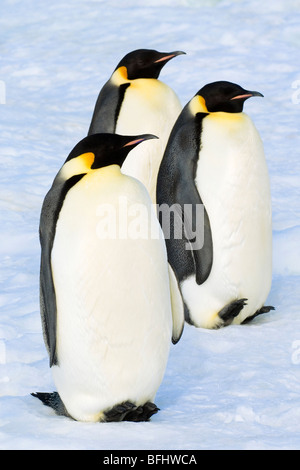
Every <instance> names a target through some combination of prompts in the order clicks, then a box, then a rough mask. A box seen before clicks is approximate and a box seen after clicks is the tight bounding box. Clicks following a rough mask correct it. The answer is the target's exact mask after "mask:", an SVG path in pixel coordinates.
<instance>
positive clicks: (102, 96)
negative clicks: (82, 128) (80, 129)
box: [88, 80, 130, 135]
mask: <svg viewBox="0 0 300 470" xmlns="http://www.w3.org/2000/svg"><path fill="white" fill-rule="evenodd" d="M129 85H130V83H124V84H121V85H120V86H116V85H114V84H113V83H111V81H110V80H109V81H108V82H106V84H105V85H104V86H103V88H102V89H101V91H100V93H99V96H98V98H97V101H96V104H95V108H94V112H93V116H92V120H91V123H90V127H89V130H88V135H91V134H98V133H103V132H109V133H111V134H113V133H114V132H115V130H116V124H117V120H118V115H119V112H120V109H121V105H122V102H123V99H124V95H125V92H126V88H127V87H128V86H129Z"/></svg>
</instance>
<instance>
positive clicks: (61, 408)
mask: <svg viewBox="0 0 300 470" xmlns="http://www.w3.org/2000/svg"><path fill="white" fill-rule="evenodd" d="M31 395H32V396H33V397H36V398H38V399H39V400H41V402H42V403H43V404H44V405H45V406H49V407H50V408H53V410H54V411H55V413H56V414H58V415H61V416H67V417H68V418H71V419H73V418H72V417H71V416H70V415H69V413H68V412H67V410H66V407H65V405H64V404H63V402H62V400H61V398H60V396H59V394H58V393H57V392H52V393H47V392H36V393H31Z"/></svg>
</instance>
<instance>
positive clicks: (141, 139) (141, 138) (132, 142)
mask: <svg viewBox="0 0 300 470" xmlns="http://www.w3.org/2000/svg"><path fill="white" fill-rule="evenodd" d="M150 139H158V137H157V136H156V135H153V134H142V135H140V136H137V138H136V139H133V140H130V141H129V142H127V143H126V144H124V145H123V147H129V146H131V147H135V146H136V145H138V144H140V143H141V142H144V141H145V140H150Z"/></svg>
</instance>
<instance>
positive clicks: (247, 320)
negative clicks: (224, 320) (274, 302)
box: [242, 305, 275, 325]
mask: <svg viewBox="0 0 300 470" xmlns="http://www.w3.org/2000/svg"><path fill="white" fill-rule="evenodd" d="M271 310H275V307H272V306H271V305H265V306H264V307H262V308H260V309H259V310H257V312H255V313H254V315H251V316H250V317H247V318H245V320H244V321H243V322H242V325H245V324H246V323H249V322H250V321H252V320H253V318H256V317H257V316H258V315H262V314H264V313H268V312H270V311H271Z"/></svg>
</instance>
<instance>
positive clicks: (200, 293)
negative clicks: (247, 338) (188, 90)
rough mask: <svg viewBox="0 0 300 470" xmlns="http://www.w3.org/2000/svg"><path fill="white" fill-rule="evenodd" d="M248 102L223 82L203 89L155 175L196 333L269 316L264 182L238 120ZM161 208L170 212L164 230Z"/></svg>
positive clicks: (252, 132) (249, 128)
mask: <svg viewBox="0 0 300 470" xmlns="http://www.w3.org/2000/svg"><path fill="white" fill-rule="evenodd" d="M253 96H261V97H262V96H263V95H262V94H261V93H259V92H256V91H248V90H245V89H244V88H242V87H241V86H239V85H237V84H234V83H231V82H227V81H217V82H214V83H210V84H207V85H205V86H204V87H203V88H201V90H199V91H198V93H196V95H195V96H194V97H193V98H192V99H191V100H190V101H189V102H188V103H187V105H186V106H185V107H184V108H183V110H182V112H181V114H180V116H179V117H178V120H177V121H176V123H175V125H174V128H173V130H172V133H171V135H170V139H169V141H168V144H167V147H166V150H165V153H164V156H163V159H162V162H161V166H160V169H159V173H158V182H157V205H158V208H159V220H160V222H161V224H162V228H163V230H164V233H165V238H166V245H167V251H168V259H169V263H170V265H171V267H172V268H173V270H174V272H175V275H176V276H177V280H178V282H179V285H180V289H181V293H182V296H183V299H184V303H185V318H186V321H187V322H188V323H190V324H192V325H194V326H196V327H202V328H220V327H222V326H226V325H228V324H231V323H233V324H241V323H245V322H248V321H250V319H252V318H254V317H255V316H257V315H258V314H261V313H265V312H268V311H270V310H273V309H274V308H273V307H271V306H265V305H264V303H265V301H266V299H267V297H268V294H269V291H270V288H271V281H272V222H271V219H272V217H271V195H270V183H269V175H268V169H267V164H266V159H265V155H264V149H263V144H262V140H261V138H260V136H259V133H258V131H257V130H256V127H255V125H254V123H253V122H252V120H251V119H250V117H249V116H248V115H247V114H245V113H244V112H243V106H244V103H245V101H246V100H247V99H248V98H251V97H253ZM164 207H168V208H171V209H173V210H174V214H173V215H174V217H171V222H170V224H169V227H168V223H167V222H168V221H167V220H165V221H164V220H163V218H164V217H165V219H166V211H165V214H164V211H163V210H162V209H163V208H164ZM164 227H165V228H164ZM166 228H167V229H168V230H167V229H166ZM179 229H180V230H179ZM174 234H175V235H174Z"/></svg>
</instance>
